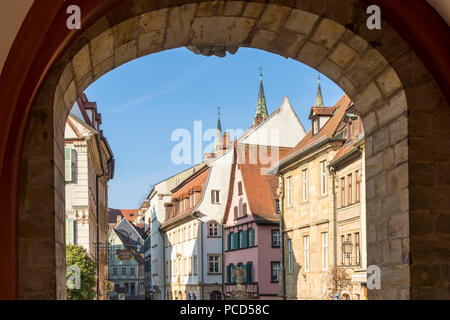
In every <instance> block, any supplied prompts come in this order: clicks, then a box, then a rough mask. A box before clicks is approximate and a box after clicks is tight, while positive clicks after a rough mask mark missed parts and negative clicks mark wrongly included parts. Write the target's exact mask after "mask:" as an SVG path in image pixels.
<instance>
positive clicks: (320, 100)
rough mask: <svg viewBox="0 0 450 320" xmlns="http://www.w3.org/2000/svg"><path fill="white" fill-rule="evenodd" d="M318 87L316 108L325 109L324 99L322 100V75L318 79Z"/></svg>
mask: <svg viewBox="0 0 450 320" xmlns="http://www.w3.org/2000/svg"><path fill="white" fill-rule="evenodd" d="M317 81H318V86H317V97H316V107H323V98H322V89H321V88H320V74H319V77H318V78H317Z"/></svg>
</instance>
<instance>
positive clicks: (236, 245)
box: [234, 232, 239, 249]
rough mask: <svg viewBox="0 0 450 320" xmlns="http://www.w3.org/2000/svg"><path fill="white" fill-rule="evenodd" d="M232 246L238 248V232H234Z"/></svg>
mask: <svg viewBox="0 0 450 320" xmlns="http://www.w3.org/2000/svg"><path fill="white" fill-rule="evenodd" d="M234 248H235V249H239V233H237V232H236V233H235V234H234Z"/></svg>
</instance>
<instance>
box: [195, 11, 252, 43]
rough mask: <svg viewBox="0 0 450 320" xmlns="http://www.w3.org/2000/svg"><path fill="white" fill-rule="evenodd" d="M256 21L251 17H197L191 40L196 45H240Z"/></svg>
mask: <svg viewBox="0 0 450 320" xmlns="http://www.w3.org/2000/svg"><path fill="white" fill-rule="evenodd" d="M254 23H255V20H254V19H250V18H235V17H211V18H210V17H205V18H195V20H194V23H193V24H192V37H191V42H192V44H194V45H216V46H218V45H222V46H238V45H240V44H242V42H243V41H244V40H245V39H246V38H247V37H248V35H249V33H250V31H251V30H252V27H253V25H254ZM211 30H216V32H210V31H211Z"/></svg>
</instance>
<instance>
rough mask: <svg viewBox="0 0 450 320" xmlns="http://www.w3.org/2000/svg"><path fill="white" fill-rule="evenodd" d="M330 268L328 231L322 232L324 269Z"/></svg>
mask: <svg viewBox="0 0 450 320" xmlns="http://www.w3.org/2000/svg"><path fill="white" fill-rule="evenodd" d="M327 270H328V232H322V271H327Z"/></svg>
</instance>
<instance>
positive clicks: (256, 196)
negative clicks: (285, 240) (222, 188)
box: [224, 144, 290, 299]
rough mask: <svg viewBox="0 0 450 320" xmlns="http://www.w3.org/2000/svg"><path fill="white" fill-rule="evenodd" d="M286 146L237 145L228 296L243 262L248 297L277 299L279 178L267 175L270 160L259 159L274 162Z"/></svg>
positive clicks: (228, 229)
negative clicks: (272, 160)
mask: <svg viewBox="0 0 450 320" xmlns="http://www.w3.org/2000/svg"><path fill="white" fill-rule="evenodd" d="M288 150H290V148H276V147H271V148H270V147H269V149H268V150H266V149H264V150H262V149H261V147H258V146H254V145H252V146H249V145H245V144H235V148H234V161H233V167H232V169H231V180H230V189H229V195H228V202H227V207H226V210H225V216H224V226H225V235H226V243H225V270H226V274H225V278H224V282H225V291H226V295H227V296H230V295H231V291H232V290H233V288H234V286H235V284H236V279H235V278H234V277H233V275H232V270H233V269H234V268H236V267H237V266H241V268H242V269H244V270H245V271H246V278H245V279H244V282H245V285H246V289H247V292H248V293H249V296H250V297H252V298H256V299H278V283H279V281H280V255H281V253H280V228H279V221H280V218H279V210H278V196H277V193H276V190H277V188H278V177H277V176H274V175H265V174H264V171H265V170H267V168H268V167H270V163H267V162H266V161H263V160H262V159H261V158H266V156H267V157H269V158H271V156H272V155H274V156H276V157H275V158H274V159H275V161H276V160H278V159H279V158H281V157H282V156H284V154H286V153H287V151H288ZM261 155H263V156H262V157H261ZM261 163H265V164H264V165H262V164H261Z"/></svg>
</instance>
